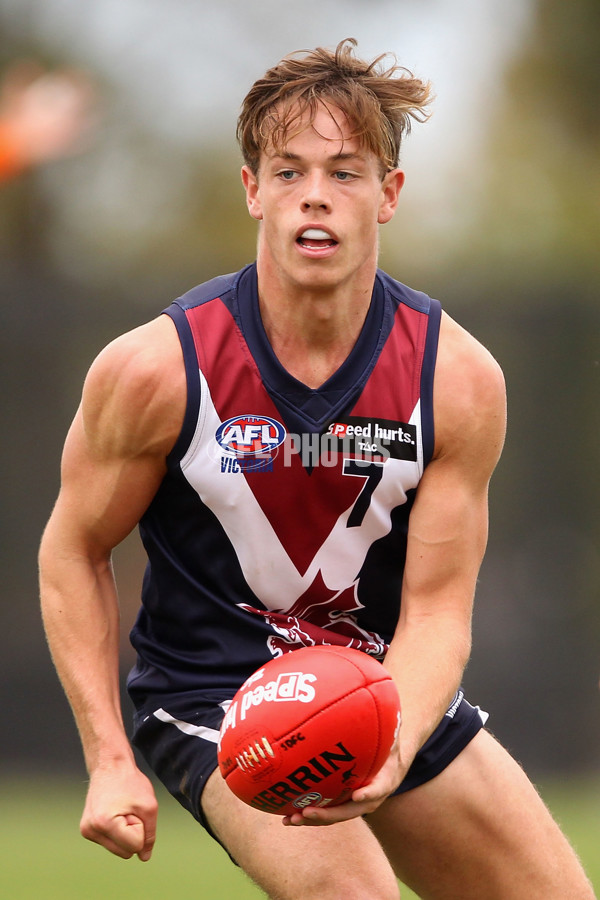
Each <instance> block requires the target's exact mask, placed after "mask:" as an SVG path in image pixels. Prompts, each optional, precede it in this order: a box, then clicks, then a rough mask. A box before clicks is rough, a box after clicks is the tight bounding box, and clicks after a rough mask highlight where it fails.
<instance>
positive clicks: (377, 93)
mask: <svg viewBox="0 0 600 900" xmlns="http://www.w3.org/2000/svg"><path fill="white" fill-rule="evenodd" d="M356 43H357V42H356V41H355V40H354V38H346V39H345V40H343V41H341V42H340V43H339V44H338V45H337V47H336V49H335V51H333V52H332V51H330V50H326V49H323V48H322V47H317V48H316V50H299V51H297V52H296V53H292V54H290V55H289V56H286V57H284V58H283V59H282V60H281V62H280V63H278V64H277V65H276V66H274V67H273V68H271V69H269V70H268V71H267V72H266V73H265V75H264V76H263V78H259V79H258V81H256V82H255V83H254V84H253V86H252V87H251V88H250V90H249V92H248V94H247V95H246V97H245V99H244V102H243V104H242V111H241V114H240V117H239V119H238V125H237V138H238V141H239V143H240V147H241V149H242V154H243V156H244V162H245V163H246V165H248V166H249V167H250V169H251V170H252V171H253V172H254V173H255V174H257V172H258V167H259V162H260V155H261V153H262V151H264V150H265V148H266V147H267V145H270V146H271V147H273V148H274V149H275V150H276V151H280V150H282V149H283V148H284V147H285V145H286V144H287V142H288V141H289V140H290V138H292V137H293V136H294V135H295V134H298V133H299V131H300V130H301V129H302V128H304V127H306V124H307V121H306V116H308V124H312V123H313V121H314V118H315V115H316V113H317V109H318V106H319V104H322V105H324V106H325V107H326V108H329V107H328V104H329V105H331V106H335V107H337V108H338V109H340V110H341V111H342V112H343V113H344V114H345V116H346V119H347V120H348V122H349V123H350V124H351V127H352V137H356V138H358V139H359V140H360V141H361V144H362V146H363V147H364V148H366V149H368V150H370V151H372V152H373V153H374V154H375V155H376V156H377V158H378V159H379V160H380V161H381V163H382V166H383V169H384V171H390V170H391V169H394V168H396V166H397V165H398V160H399V156H400V145H401V143H402V140H403V138H404V136H405V135H407V134H408V133H409V132H410V128H411V120H412V119H414V120H416V121H419V122H423V121H425V120H426V119H427V118H428V116H429V113H428V112H427V110H426V107H427V104H428V103H429V102H430V99H431V88H430V85H429V83H427V82H424V81H421V79H419V78H415V77H414V75H413V74H412V73H411V72H409V71H408V70H407V69H404V68H402V67H401V66H398V65H397V62H396V59H395V58H394V59H393V62H392V64H391V65H389V66H388V68H384V67H383V65H382V64H383V62H384V60H385V59H386V58H387V56H388V54H387V53H384V54H382V55H381V56H378V57H377V58H376V59H374V60H373V62H371V63H368V62H365V61H364V60H361V59H358V58H357V57H356V56H354V54H353V50H354V48H355V47H356Z"/></svg>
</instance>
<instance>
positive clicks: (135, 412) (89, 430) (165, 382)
mask: <svg viewBox="0 0 600 900" xmlns="http://www.w3.org/2000/svg"><path fill="white" fill-rule="evenodd" d="M185 402H186V385H185V369H184V364H183V356H182V351H181V345H180V343H179V339H178V337H177V333H176V330H175V326H174V324H173V322H172V320H171V319H170V318H169V317H168V316H165V315H161V316H159V317H158V318H157V319H153V320H152V321H151V322H148V323H147V324H145V325H142V326H140V327H139V328H135V329H134V330H133V331H129V332H127V333H126V334H123V335H121V336H120V337H118V338H116V339H115V340H114V341H112V342H111V343H110V344H108V346H107V347H105V348H104V350H102V352H101V353H100V354H99V355H98V357H97V358H96V359H95V360H94V362H93V364H92V366H91V368H90V370H89V372H88V375H87V378H86V381H85V385H84V389H83V397H82V405H81V415H82V417H83V425H84V428H85V432H86V436H87V439H88V442H89V445H90V449H91V450H93V451H94V452H95V453H97V454H98V455H99V456H103V455H105V454H106V455H117V456H137V455H142V454H155V453H156V454H163V455H164V454H166V453H168V452H169V450H170V449H171V447H172V446H173V444H174V443H175V441H176V439H177V437H178V435H179V432H180V430H181V425H182V422H183V416H184V412H185Z"/></svg>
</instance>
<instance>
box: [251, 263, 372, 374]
mask: <svg viewBox="0 0 600 900" xmlns="http://www.w3.org/2000/svg"><path fill="white" fill-rule="evenodd" d="M264 274H265V272H264V269H261V266H260V264H259V265H258V296H259V307H260V313H261V317H262V321H263V326H264V329H265V332H266V334H267V337H268V339H269V342H270V344H271V346H272V348H273V351H274V353H275V355H276V356H277V358H278V359H279V361H280V363H281V364H282V365H283V366H284V368H285V369H287V371H288V372H289V373H290V374H291V375H293V376H294V377H295V378H297V379H298V380H299V381H301V382H303V383H304V384H306V385H308V386H309V387H312V388H318V387H320V385H322V384H323V383H324V382H325V381H327V379H328V378H330V377H331V375H333V373H334V372H335V371H337V369H339V367H340V366H341V365H342V363H343V362H344V361H345V359H346V358H347V357H348V355H349V353H350V351H351V350H352V348H353V347H354V344H355V343H356V340H357V338H358V336H359V334H360V332H361V329H362V327H363V324H364V321H365V318H366V316H367V312H368V310H369V306H370V303H371V296H372V292H373V283H374V277H375V273H373V277H372V278H369V279H364V283H363V284H361V285H357V283H356V281H354V283H353V285H352V287H350V286H349V285H339V286H336V287H335V288H334V289H331V290H319V291H315V290H314V289H312V288H310V289H306V288H303V287H302V286H298V285H297V286H292V287H291V286H290V285H286V286H283V285H281V284H279V283H278V281H277V280H274V279H271V278H269V277H266V278H265V277H261V276H264Z"/></svg>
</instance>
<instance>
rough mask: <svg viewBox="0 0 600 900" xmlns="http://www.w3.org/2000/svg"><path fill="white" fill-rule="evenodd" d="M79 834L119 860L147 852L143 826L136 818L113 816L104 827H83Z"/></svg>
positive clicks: (131, 816)
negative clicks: (119, 858)
mask: <svg viewBox="0 0 600 900" xmlns="http://www.w3.org/2000/svg"><path fill="white" fill-rule="evenodd" d="M81 833H82V834H83V836H84V837H85V838H87V839H88V840H90V841H94V843H96V844H100V845H101V846H102V847H105V848H106V849H107V850H109V851H110V852H111V853H114V854H115V856H119V857H121V859H130V858H131V857H132V856H133V855H134V854H135V853H138V854H139V853H144V851H145V850H146V852H147V848H146V836H145V829H144V824H143V822H142V821H141V819H139V818H138V817H137V816H133V815H126V816H123V815H120V816H115V817H114V818H113V819H111V820H110V822H109V823H108V824H107V825H106V826H100V825H89V826H84V827H82V829H81ZM150 849H151V848H150Z"/></svg>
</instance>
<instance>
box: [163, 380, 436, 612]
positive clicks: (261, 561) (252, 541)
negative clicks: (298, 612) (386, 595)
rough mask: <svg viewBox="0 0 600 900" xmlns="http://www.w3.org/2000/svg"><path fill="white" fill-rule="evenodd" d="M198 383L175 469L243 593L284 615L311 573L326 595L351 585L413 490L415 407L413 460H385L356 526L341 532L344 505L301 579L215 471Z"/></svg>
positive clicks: (214, 449)
mask: <svg viewBox="0 0 600 900" xmlns="http://www.w3.org/2000/svg"><path fill="white" fill-rule="evenodd" d="M200 381H201V398H202V399H201V404H200V413H199V416H198V425H197V428H196V433H195V435H194V438H193V440H192V442H191V444H190V447H189V449H188V451H187V453H186V454H185V456H184V457H183V459H182V461H181V470H182V472H183V474H184V475H185V477H186V479H187V480H188V482H189V483H190V485H191V486H192V487H193V488H194V490H195V491H196V492H197V493H198V496H199V497H200V499H201V500H202V502H203V503H204V504H205V505H206V506H208V508H209V509H210V510H212V512H213V513H214V514H215V516H216V517H217V519H218V520H219V522H220V523H221V526H222V527H223V529H224V531H225V533H226V535H227V537H228V538H229V540H230V541H231V544H232V545H233V547H234V549H235V552H236V555H237V558H238V560H239V563H240V566H241V569H242V572H243V575H244V578H245V579H246V581H247V583H248V585H249V587H250V588H251V590H252V591H253V592H254V593H255V594H256V596H257V597H259V598H260V600H261V601H262V603H264V604H265V606H266V607H267V608H268V609H272V610H274V609H280V610H288V609H290V608H291V607H292V606H293V604H294V603H295V601H296V600H297V599H298V597H300V596H302V594H304V593H305V591H306V590H307V589H308V588H309V587H310V586H311V584H312V583H313V581H314V580H315V578H316V577H317V575H318V574H319V571H320V572H321V576H322V578H323V581H324V582H325V584H326V586H327V587H328V588H329V589H330V590H333V591H336V592H338V591H342V590H344V589H345V588H348V587H350V586H351V585H353V584H354V582H355V581H356V577H357V575H358V573H359V571H360V569H361V567H362V565H363V562H364V560H365V557H366V554H367V552H368V550H369V547H370V546H371V544H372V543H373V542H374V541H376V540H378V539H379V538H381V537H384V535H386V534H387V533H388V532H389V531H390V528H391V519H390V513H391V511H392V509H394V508H395V507H397V506H400V505H402V504H403V503H405V502H406V491H407V490H409V489H411V488H414V487H416V485H417V484H418V481H419V478H420V475H421V473H422V460H423V454H422V440H421V420H420V407H419V405H418V404H417V406H416V407H415V410H414V411H413V414H412V416H411V419H410V424H413V425H415V426H416V429H417V447H418V454H417V461H416V462H410V461H407V460H399V459H391V458H390V459H387V460H386V462H385V464H384V467H383V476H382V478H381V480H380V482H379V484H378V485H377V487H376V488H375V490H374V491H373V494H372V497H371V503H370V505H369V507H368V510H367V512H366V514H365V516H364V519H363V521H362V523H361V525H360V526H359V527H355V528H348V527H347V522H348V517H349V515H350V513H351V511H352V507H350V508H349V509H347V510H345V511H344V512H343V513H342V514H341V515H340V516H339V518H338V520H337V522H336V523H335V525H334V527H333V528H332V530H331V532H330V533H329V535H328V536H327V537H326V539H325V541H324V543H323V544H322V545H321V547H320V548H319V550H318V551H317V553H316V555H315V557H314V558H313V560H312V562H311V563H310V565H309V567H308V569H307V571H306V572H305V573H304V575H301V574H300V572H299V571H298V569H297V568H296V566H295V565H294V563H293V561H292V559H291V558H290V557H289V555H288V553H287V552H286V550H285V548H284V547H283V545H282V543H281V541H280V540H279V538H278V536H277V533H276V532H275V530H274V529H273V527H272V525H271V523H270V522H269V520H268V518H267V516H266V515H265V513H264V512H263V510H262V508H261V507H260V504H259V503H258V501H257V499H256V497H255V496H254V494H253V492H252V490H251V488H250V487H249V485H248V482H247V481H246V478H245V477H244V475H243V473H241V472H240V473H228V474H226V475H224V474H223V472H222V471H221V457H222V455H223V451H222V449H221V447H219V445H218V443H217V441H216V440H215V434H216V431H217V429H218V427H219V425H221V424H222V423H221V420H220V418H219V416H218V414H217V411H216V409H215V407H214V404H213V401H212V398H211V396H210V391H209V388H208V384H207V382H206V379H205V378H204V375H203V373H202V372H200ZM251 412H252V410H248V413H251ZM266 477H268V476H266ZM349 477H352V476H349Z"/></svg>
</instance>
